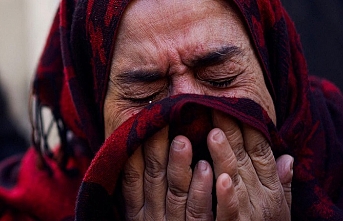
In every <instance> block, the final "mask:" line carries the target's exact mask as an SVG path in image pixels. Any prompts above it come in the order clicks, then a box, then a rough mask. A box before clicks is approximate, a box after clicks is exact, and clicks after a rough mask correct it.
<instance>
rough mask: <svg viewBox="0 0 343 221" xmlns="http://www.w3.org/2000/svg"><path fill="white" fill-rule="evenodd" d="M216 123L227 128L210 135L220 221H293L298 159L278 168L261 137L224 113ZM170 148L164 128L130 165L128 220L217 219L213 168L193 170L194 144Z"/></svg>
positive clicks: (180, 142)
mask: <svg viewBox="0 0 343 221" xmlns="http://www.w3.org/2000/svg"><path fill="white" fill-rule="evenodd" d="M214 124H215V126H216V127H218V128H220V129H221V130H220V129H213V130H212V131H211V132H210V133H209V136H208V147H209V150H210V153H211V157H212V159H213V164H214V165H213V166H214V168H213V169H214V175H215V177H216V180H217V181H216V194H217V200H218V204H217V217H216V218H217V220H264V219H272V220H290V207H289V205H290V203H291V202H290V200H291V193H290V183H291V179H292V170H291V164H292V158H291V157H290V156H282V157H280V158H279V159H278V161H277V164H276V163H275V160H274V157H273V155H272V152H271V149H270V146H269V144H268V142H267V141H266V140H265V139H264V137H263V136H262V135H261V134H260V133H259V132H257V131H256V130H254V129H253V128H251V127H248V126H243V127H242V128H239V127H238V125H237V124H236V123H235V121H234V120H232V119H230V118H229V117H227V116H224V115H223V114H221V113H215V114H214ZM223 131H224V132H223ZM168 143H169V141H168V128H164V129H163V130H162V131H160V132H159V133H157V134H155V135H154V136H153V137H151V138H150V139H149V140H148V141H147V142H146V143H145V144H144V147H143V148H140V149H139V150H138V151H136V152H135V154H134V155H133V156H132V157H131V158H130V159H129V161H128V163H127V164H126V167H125V171H124V179H123V194H124V198H125V201H126V213H127V214H126V216H127V218H128V220H164V219H165V220H194V219H197V220H198V219H202V220H212V219H213V214H212V211H211V210H212V196H211V191H212V176H213V173H212V169H211V167H210V165H209V164H208V163H207V162H205V161H200V162H199V163H198V164H197V166H196V167H195V169H194V171H192V170H191V167H190V164H191V160H192V147H191V144H190V142H189V140H188V139H187V138H186V137H184V136H177V137H175V139H174V140H173V142H172V144H171V147H170V150H168V149H169V148H168ZM142 149H143V151H144V153H143V151H142ZM168 151H169V152H168ZM279 177H280V178H279ZM280 181H281V182H280ZM283 187H284V189H283ZM213 194H214V193H213Z"/></svg>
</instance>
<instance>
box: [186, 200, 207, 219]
mask: <svg viewBox="0 0 343 221" xmlns="http://www.w3.org/2000/svg"><path fill="white" fill-rule="evenodd" d="M206 211H207V207H206V206H203V205H199V203H196V202H192V201H191V202H187V208H186V216H187V217H188V219H187V220H211V219H210V218H211V215H212V212H208V213H206Z"/></svg>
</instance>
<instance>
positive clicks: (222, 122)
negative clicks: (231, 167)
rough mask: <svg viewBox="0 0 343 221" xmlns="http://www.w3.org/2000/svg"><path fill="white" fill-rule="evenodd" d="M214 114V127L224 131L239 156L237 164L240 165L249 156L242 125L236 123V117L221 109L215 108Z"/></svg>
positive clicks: (237, 156)
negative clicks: (245, 147)
mask: <svg viewBox="0 0 343 221" xmlns="http://www.w3.org/2000/svg"><path fill="white" fill-rule="evenodd" d="M212 116H213V125H214V127H217V128H219V129H221V130H222V131H223V132H224V134H225V136H226V138H227V140H228V141H229V143H230V146H231V148H232V150H233V152H234V153H235V156H236V158H237V165H238V167H240V166H241V164H242V162H243V161H244V159H246V157H247V153H246V152H245V150H244V142H243V136H242V133H241V129H240V127H239V126H238V124H237V123H236V121H235V119H233V118H232V117H230V116H228V115H227V114H224V113H223V112H221V111H216V110H214V111H213V115H212Z"/></svg>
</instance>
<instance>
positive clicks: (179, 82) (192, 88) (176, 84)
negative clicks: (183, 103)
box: [169, 73, 203, 96]
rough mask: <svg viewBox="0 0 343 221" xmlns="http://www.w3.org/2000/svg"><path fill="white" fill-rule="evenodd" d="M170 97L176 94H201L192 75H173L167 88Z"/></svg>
mask: <svg viewBox="0 0 343 221" xmlns="http://www.w3.org/2000/svg"><path fill="white" fill-rule="evenodd" d="M169 94H170V96H173V95H178V94H199V95H201V94H203V93H202V90H201V87H200V85H199V83H198V82H197V80H196V79H195V77H194V75H193V74H191V73H185V74H182V75H178V74H174V75H172V76H171V84H170V87H169Z"/></svg>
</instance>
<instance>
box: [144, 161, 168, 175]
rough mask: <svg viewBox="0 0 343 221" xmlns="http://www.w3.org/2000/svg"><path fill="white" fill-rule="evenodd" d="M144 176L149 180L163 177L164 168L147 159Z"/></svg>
mask: <svg viewBox="0 0 343 221" xmlns="http://www.w3.org/2000/svg"><path fill="white" fill-rule="evenodd" d="M145 172H146V174H147V175H148V176H149V177H151V178H159V177H163V176H165V166H164V165H163V164H162V163H161V162H159V161H158V160H156V159H155V158H153V157H147V163H146V170H145Z"/></svg>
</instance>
